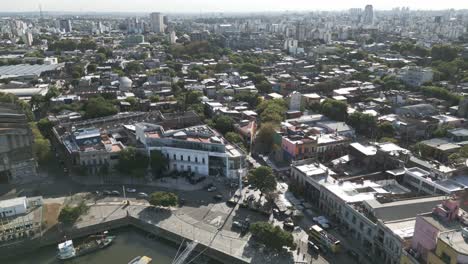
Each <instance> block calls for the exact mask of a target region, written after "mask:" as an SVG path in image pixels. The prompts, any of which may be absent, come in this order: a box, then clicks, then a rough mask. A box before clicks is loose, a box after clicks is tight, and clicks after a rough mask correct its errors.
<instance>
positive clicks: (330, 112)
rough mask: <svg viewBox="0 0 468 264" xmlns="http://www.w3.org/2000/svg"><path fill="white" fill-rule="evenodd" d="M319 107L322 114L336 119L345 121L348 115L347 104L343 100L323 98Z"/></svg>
mask: <svg viewBox="0 0 468 264" xmlns="http://www.w3.org/2000/svg"><path fill="white" fill-rule="evenodd" d="M320 109H321V112H322V114H323V115H325V116H327V117H328V118H330V119H333V120H337V121H345V120H346V118H347V116H348V105H347V104H346V103H345V102H341V101H337V100H333V99H325V100H324V101H323V102H322V103H321V104H320Z"/></svg>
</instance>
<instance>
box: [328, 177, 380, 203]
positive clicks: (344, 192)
mask: <svg viewBox="0 0 468 264" xmlns="http://www.w3.org/2000/svg"><path fill="white" fill-rule="evenodd" d="M326 188H327V189H328V190H329V191H330V192H332V193H334V194H335V195H336V196H338V197H340V198H341V199H343V200H344V201H345V202H346V203H355V202H362V201H366V200H372V199H374V194H377V193H381V194H387V193H388V191H386V190H385V189H383V188H382V186H381V185H380V184H377V183H375V182H373V181H363V182H362V184H359V183H354V182H349V181H344V182H342V183H341V184H331V185H326Z"/></svg>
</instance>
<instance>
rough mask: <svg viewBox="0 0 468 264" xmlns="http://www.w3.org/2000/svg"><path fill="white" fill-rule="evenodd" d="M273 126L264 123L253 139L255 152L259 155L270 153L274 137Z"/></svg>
mask: <svg viewBox="0 0 468 264" xmlns="http://www.w3.org/2000/svg"><path fill="white" fill-rule="evenodd" d="M275 134H276V131H275V124H272V123H264V124H262V126H261V127H260V130H259V131H258V134H257V137H256V138H255V148H256V151H258V152H260V153H270V151H272V149H273V148H272V146H273V145H274V143H275V141H274V137H275Z"/></svg>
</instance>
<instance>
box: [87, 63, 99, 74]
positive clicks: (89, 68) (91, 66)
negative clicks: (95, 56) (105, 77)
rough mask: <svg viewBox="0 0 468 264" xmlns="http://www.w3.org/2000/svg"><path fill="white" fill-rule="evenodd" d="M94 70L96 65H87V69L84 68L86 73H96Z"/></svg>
mask: <svg viewBox="0 0 468 264" xmlns="http://www.w3.org/2000/svg"><path fill="white" fill-rule="evenodd" d="M96 69H97V65H96V64H89V65H88V67H87V68H86V70H87V71H88V73H91V72H96Z"/></svg>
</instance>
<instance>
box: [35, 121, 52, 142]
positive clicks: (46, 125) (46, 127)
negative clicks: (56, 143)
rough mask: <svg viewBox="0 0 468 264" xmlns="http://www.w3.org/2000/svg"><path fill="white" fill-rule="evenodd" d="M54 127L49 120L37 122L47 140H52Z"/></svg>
mask: <svg viewBox="0 0 468 264" xmlns="http://www.w3.org/2000/svg"><path fill="white" fill-rule="evenodd" d="M53 127H54V124H53V123H52V122H50V120H49V119H48V118H42V119H41V120H39V121H38V122H37V128H38V129H39V131H40V132H41V134H42V135H43V136H44V137H46V138H49V139H50V138H51V137H52V128H53Z"/></svg>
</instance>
